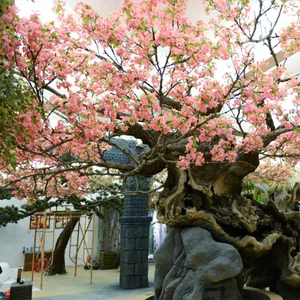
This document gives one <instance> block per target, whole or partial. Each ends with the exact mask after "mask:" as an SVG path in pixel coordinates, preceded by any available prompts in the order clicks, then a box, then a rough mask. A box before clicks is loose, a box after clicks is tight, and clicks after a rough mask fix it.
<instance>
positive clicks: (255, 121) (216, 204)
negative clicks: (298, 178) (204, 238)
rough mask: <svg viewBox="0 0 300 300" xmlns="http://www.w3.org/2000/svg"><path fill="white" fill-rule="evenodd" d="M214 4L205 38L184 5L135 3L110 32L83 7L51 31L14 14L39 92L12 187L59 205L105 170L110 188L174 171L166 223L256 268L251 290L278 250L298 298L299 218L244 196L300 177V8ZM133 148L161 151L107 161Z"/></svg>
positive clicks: (162, 206)
mask: <svg viewBox="0 0 300 300" xmlns="http://www.w3.org/2000/svg"><path fill="white" fill-rule="evenodd" d="M204 2H205V3H206V5H207V10H208V11H211V12H213V14H214V15H213V16H214V18H213V19H211V20H210V21H209V22H204V21H201V20H199V21H198V22H197V23H195V24H193V23H191V22H189V21H188V19H187V17H186V1H184V0H171V1H170V0H143V1H133V0H124V1H123V4H122V8H121V10H120V11H119V12H116V13H114V14H112V15H111V16H110V17H108V18H103V17H101V16H100V15H99V14H97V13H96V12H95V11H94V10H93V9H92V8H91V7H90V6H88V5H86V4H84V3H79V4H78V5H77V6H76V9H75V13H76V15H69V14H66V13H65V11H64V5H63V3H62V2H61V1H58V2H57V3H56V6H55V10H56V13H57V19H56V20H54V21H53V22H49V23H43V22H42V21H41V20H40V19H39V16H38V14H33V15H31V16H30V17H28V18H21V17H19V16H18V14H17V9H16V8H15V7H11V8H10V10H9V12H8V13H7V14H6V15H5V16H4V17H3V20H4V21H5V22H6V23H9V24H10V26H9V28H6V29H5V28H2V29H3V30H1V43H3V45H4V50H5V55H6V61H5V65H6V67H7V69H8V70H13V71H14V72H15V74H16V76H20V77H22V78H24V79H25V80H26V81H27V83H28V89H30V91H31V92H32V94H33V96H34V99H33V100H34V101H35V105H34V107H30V108H29V109H28V112H27V113H24V114H21V113H20V114H19V115H18V118H19V120H20V121H21V122H19V123H17V125H16V126H19V128H18V129H19V130H18V131H19V132H20V133H22V132H23V133H24V132H25V133H26V134H19V135H16V142H17V156H16V160H17V162H18V166H17V168H15V169H11V168H10V167H9V166H6V165H5V164H3V165H2V169H1V171H2V174H6V175H4V176H3V180H2V184H3V185H9V186H11V187H14V188H15V193H16V196H17V197H19V198H23V197H27V198H28V199H31V200H32V201H34V199H37V198H38V197H40V195H44V197H45V201H47V200H48V199H50V198H52V197H64V196H65V195H72V194H76V195H77V196H80V195H84V194H85V193H86V192H87V190H88V178H89V177H92V176H94V175H97V176H98V175H99V174H100V175H101V172H102V171H99V167H104V168H106V169H105V170H107V171H105V172H102V174H110V175H112V176H114V175H122V176H134V175H145V176H152V175H155V174H157V173H159V172H160V171H162V170H164V169H166V170H167V173H168V177H167V180H166V181H165V183H164V189H163V191H162V192H161V194H160V197H159V200H158V201H157V210H158V218H159V220H160V221H161V222H163V223H165V224H167V225H168V226H170V227H174V226H200V227H204V228H206V229H208V230H209V231H210V232H211V233H212V234H213V236H214V238H215V239H217V240H219V241H223V242H226V243H230V244H232V245H233V246H234V247H236V248H237V249H238V250H239V251H240V253H241V255H242V257H245V255H246V256H247V260H246V261H247V263H245V265H244V269H245V270H244V272H243V273H242V274H241V286H242V284H243V283H244V282H245V280H246V279H247V276H248V275H249V272H248V271H249V270H253V269H252V268H253V267H255V266H256V265H255V262H256V258H257V257H260V256H262V255H265V254H266V253H268V251H269V250H270V249H272V247H273V246H274V245H276V241H278V240H280V241H281V242H282V243H283V244H285V245H286V251H285V255H286V259H285V260H284V262H283V263H282V264H281V266H280V267H281V269H282V273H281V276H282V277H283V278H285V280H286V281H287V282H289V283H290V284H291V285H293V286H297V285H299V284H300V272H299V257H300V255H299V245H297V239H299V229H300V219H299V214H298V215H297V214H296V213H289V212H285V211H280V210H279V209H278V208H277V207H276V205H275V203H274V202H272V201H270V202H268V204H267V205H261V204H257V203H254V202H253V201H251V199H248V198H246V197H244V196H242V195H241V184H242V181H243V178H244V177H246V176H247V175H248V174H250V173H252V172H254V171H255V170H256V168H257V167H258V166H259V164H260V162H261V160H263V159H265V158H269V159H273V160H274V163H276V162H277V161H279V160H285V161H289V163H291V164H296V163H297V161H298V157H299V155H300V149H299V147H298V145H299V142H300V134H299V125H300V115H299V114H300V110H299V104H300V98H299V80H298V79H297V76H294V75H293V74H290V73H289V72H288V70H287V69H286V67H285V63H286V60H288V58H289V57H290V56H291V55H293V54H295V53H297V52H298V50H299V49H300V34H299V32H300V30H299V29H300V20H299V16H300V4H299V1H285V0H273V1H262V0H258V1H247V0H245V1H241V0H239V1H238V0H215V1H214V0H210V1H204ZM282 19H283V20H287V19H288V20H289V24H286V25H285V26H283V27H281V28H282V29H280V26H279V25H280V24H281V25H282V22H281V20H282ZM264 50H267V55H268V56H266V57H264V59H262V57H261V53H262V52H263V51H264ZM278 53H279V54H278ZM281 56H283V58H284V59H283V60H282V57H281ZM270 66H273V67H272V68H271V67H270ZM53 116H55V118H53ZM54 119H56V120H57V119H58V120H57V121H56V122H54V121H53V120H54ZM125 135H126V136H131V137H133V138H136V139H137V140H140V141H142V143H143V144H146V145H148V146H149V150H148V151H147V152H145V153H143V154H142V155H141V156H139V157H134V156H133V155H132V154H131V153H130V151H127V150H126V149H122V152H123V153H124V154H126V155H128V156H129V157H130V158H131V159H132V161H133V164H132V165H131V164H130V165H124V164H123V165H118V164H113V163H110V162H109V161H106V160H105V157H104V153H105V151H107V150H108V149H110V147H114V146H115V147H118V145H116V144H115V141H116V139H118V138H119V137H121V138H122V137H123V136H125ZM66 155H67V156H68V159H65V157H66ZM101 170H103V169H101ZM111 170H113V171H111ZM114 170H119V171H114ZM33 186H34V189H33V188H32V187H33ZM275 224H277V225H278V224H279V225H278V226H275ZM274 247H275V246H274ZM295 251H296V252H295ZM297 252H298V254H295V253H297ZM291 253H293V254H292V255H291ZM254 270H255V268H254Z"/></svg>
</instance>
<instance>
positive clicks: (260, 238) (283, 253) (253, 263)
mask: <svg viewBox="0 0 300 300" xmlns="http://www.w3.org/2000/svg"><path fill="white" fill-rule="evenodd" d="M257 165H258V156H257V155H254V154H251V155H248V156H247V157H243V158H241V159H240V160H239V161H238V162H237V163H235V164H229V163H222V164H221V163H215V164H207V165H204V166H201V167H196V166H192V167H191V168H190V169H189V170H184V171H183V170H179V169H178V168H177V167H176V166H175V165H172V164H169V165H168V179H167V180H166V183H165V186H164V190H163V192H162V193H161V195H160V198H159V200H158V203H157V208H158V219H159V221H160V222H162V223H165V224H167V225H168V226H169V227H187V226H199V227H202V228H205V229H207V230H209V231H210V232H211V233H212V235H213V237H214V238H215V240H217V241H219V242H225V243H229V244H231V245H233V246H234V247H236V249H238V251H239V252H240V254H241V257H242V259H243V264H244V269H243V271H242V273H241V274H240V275H239V276H238V278H236V279H237V282H238V285H239V288H240V290H241V294H242V287H243V285H244V284H245V282H246V281H247V280H248V278H249V276H251V278H252V279H253V280H254V279H255V277H257V276H258V275H259V274H260V275H261V273H260V272H259V267H260V266H261V261H265V263H264V269H265V270H266V276H269V274H270V273H272V269H274V268H275V269H276V272H274V273H273V275H272V277H270V276H269V277H270V278H268V280H266V279H264V285H266V286H270V287H271V288H272V289H273V290H275V291H276V288H274V286H275V287H276V284H277V281H278V280H279V277H280V278H281V280H283V281H284V282H285V283H287V284H288V286H290V287H294V288H297V286H300V251H299V232H300V215H299V213H297V212H287V211H280V210H279V209H278V207H277V206H276V203H275V202H274V201H272V200H270V201H269V202H268V203H267V204H265V205H264V204H259V203H256V202H254V201H253V200H252V199H249V198H246V197H244V196H243V195H242V194H241V191H242V189H241V184H242V180H243V178H244V177H245V176H246V175H247V174H249V173H251V172H253V170H254V169H255V168H256V167H257ZM274 257H276V259H277V261H278V263H277V264H276V266H275V265H274V264H273V263H272V262H273V261H274V259H275V258H274ZM261 281H262V279H260V282H261Z"/></svg>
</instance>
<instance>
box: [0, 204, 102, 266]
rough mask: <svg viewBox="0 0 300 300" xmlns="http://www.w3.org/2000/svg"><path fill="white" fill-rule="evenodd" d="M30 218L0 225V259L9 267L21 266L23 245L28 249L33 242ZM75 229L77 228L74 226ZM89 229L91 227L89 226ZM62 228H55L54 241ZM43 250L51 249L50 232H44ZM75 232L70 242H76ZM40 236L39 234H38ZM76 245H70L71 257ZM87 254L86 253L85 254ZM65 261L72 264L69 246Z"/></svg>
mask: <svg viewBox="0 0 300 300" xmlns="http://www.w3.org/2000/svg"><path fill="white" fill-rule="evenodd" d="M23 203H24V202H23V201H19V200H16V199H14V198H13V199H11V200H0V206H1V207H3V206H6V205H9V206H11V205H15V206H20V205H22V204H23ZM29 220H30V218H29V217H28V218H25V219H23V220H20V221H19V222H18V224H11V223H9V224H7V226H6V227H0V261H3V262H7V263H8V264H9V265H10V266H11V267H13V268H16V267H18V266H23V262H24V255H23V254H22V250H23V247H25V248H28V249H29V250H30V248H31V247H33V244H34V230H33V229H29ZM53 223H54V222H53V221H52V222H51V224H50V229H49V230H51V229H52V228H53V226H54V224H53ZM81 225H82V227H83V226H84V218H83V217H82V218H81ZM76 229H77V228H76ZM90 229H91V227H90ZM97 230H98V217H96V222H95V248H94V258H96V255H97V246H98V242H97V237H98V232H97ZM61 231H62V229H55V241H56V239H57V238H58V236H59V234H60V233H61ZM46 235H47V236H46V242H45V250H51V249H52V233H47V234H46ZM76 237H77V233H76V232H74V233H73V236H72V244H73V243H76ZM40 238H41V236H40ZM87 244H88V247H91V244H92V239H91V233H90V232H89V233H88V235H87ZM75 249H76V247H72V252H71V257H72V258H74V256H75V251H76V250H75ZM86 255H87V254H86ZM65 261H66V265H67V266H73V265H74V264H73V262H72V261H71V260H70V259H69V246H67V249H66V255H65ZM78 264H83V246H82V247H81V248H80V249H79V254H78Z"/></svg>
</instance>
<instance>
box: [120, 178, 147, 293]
mask: <svg viewBox="0 0 300 300" xmlns="http://www.w3.org/2000/svg"><path fill="white" fill-rule="evenodd" d="M149 186H150V178H147V177H142V176H130V177H128V178H126V179H125V180H124V191H125V192H127V193H132V194H131V195H130V194H129V195H126V196H125V199H124V209H123V215H122V217H120V225H121V257H120V262H121V266H120V286H121V287H122V288H123V289H134V288H141V287H148V247H149V226H150V223H151V220H152V217H148V200H149V195H148V194H147V193H137V194H135V192H145V191H148V190H149Z"/></svg>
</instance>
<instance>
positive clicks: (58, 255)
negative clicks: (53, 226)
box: [47, 217, 80, 275]
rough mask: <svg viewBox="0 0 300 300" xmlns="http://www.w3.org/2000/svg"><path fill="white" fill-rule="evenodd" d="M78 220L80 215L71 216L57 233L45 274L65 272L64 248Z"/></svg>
mask: <svg viewBox="0 0 300 300" xmlns="http://www.w3.org/2000/svg"><path fill="white" fill-rule="evenodd" d="M79 220H80V217H72V218H71V219H70V221H69V222H68V223H67V224H66V226H65V228H64V229H63V231H62V232H61V234H60V235H59V237H58V239H57V241H56V245H55V250H54V255H53V261H52V263H51V266H50V267H49V269H48V270H47V275H56V274H66V267H65V250H66V247H67V245H68V242H69V240H70V237H71V235H72V233H73V230H74V228H75V226H76V224H77V223H78V222H79Z"/></svg>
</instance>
